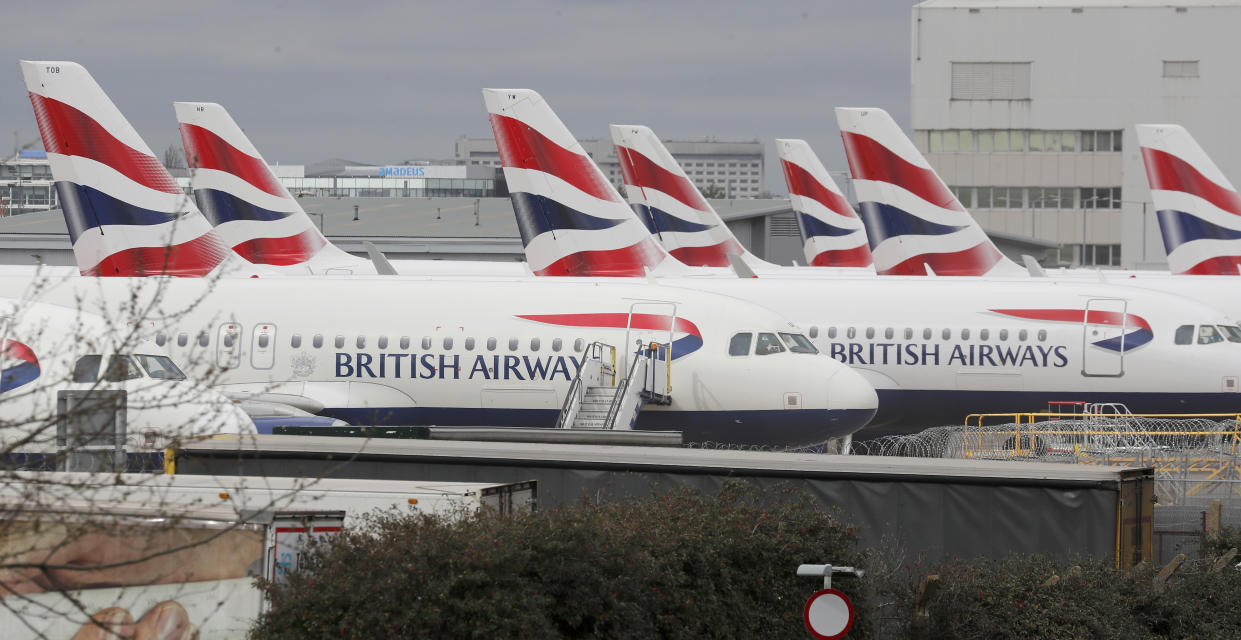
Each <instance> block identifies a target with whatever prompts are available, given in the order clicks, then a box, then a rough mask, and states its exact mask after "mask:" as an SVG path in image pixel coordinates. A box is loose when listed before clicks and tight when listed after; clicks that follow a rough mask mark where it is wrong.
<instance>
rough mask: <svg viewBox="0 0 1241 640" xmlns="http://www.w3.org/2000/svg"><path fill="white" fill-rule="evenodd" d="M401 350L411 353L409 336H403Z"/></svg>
mask: <svg viewBox="0 0 1241 640" xmlns="http://www.w3.org/2000/svg"><path fill="white" fill-rule="evenodd" d="M401 350H402V351H409V336H401Z"/></svg>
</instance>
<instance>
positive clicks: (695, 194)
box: [611, 124, 774, 267]
mask: <svg viewBox="0 0 1241 640" xmlns="http://www.w3.org/2000/svg"><path fill="white" fill-rule="evenodd" d="M611 131H612V144H614V145H616V157H617V158H618V160H619V161H620V168H621V174H622V175H623V176H624V179H625V195H626V196H628V198H629V204H630V206H632V207H633V210H634V213H635V214H637V216H638V218H639V219H640V220H641V221H642V223H643V224H645V225H646V228H647V230H648V231H650V233H651V235H653V236H655V237H656V238H657V239H658V240H659V243H660V244H661V245H663V247H664V249H666V250H667V251H668V253H670V254H672V256H673V257H674V258H676V259H677V260H680V261H681V262H683V263H685V264H687V265H690V266H695V267H727V266H729V264H730V261H729V255H735V256H739V257H741V259H742V260H743V261H744V262H745V263H747V264H748V265H750V266H774V265H770V264H769V263H767V262H764V261H763V260H760V259H759V258H758V257H757V256H755V255H753V254H751V253H750V252H749V251H746V248H745V247H743V246H741V243H740V242H738V241H737V238H736V237H735V236H733V233H732V231H730V230H729V229H728V226H727V225H725V224H724V221H723V220H722V219H720V216H719V214H717V213H716V212H715V209H714V208H712V207H711V205H710V204H709V203H708V202H707V200H706V199H705V198H703V197H702V193H700V192H699V191H698V188H697V187H695V186H694V183H693V182H690V179H689V176H688V175H686V174H685V171H684V170H682V169H681V165H680V164H678V163H677V161H676V159H675V158H673V157H672V154H671V153H669V152H668V149H667V148H666V147H664V144H663V143H662V142H660V140H659V137H658V136H656V135H655V132H654V131H652V130H651V129H650V128H648V127H643V126H640V125H616V124H614V125H611Z"/></svg>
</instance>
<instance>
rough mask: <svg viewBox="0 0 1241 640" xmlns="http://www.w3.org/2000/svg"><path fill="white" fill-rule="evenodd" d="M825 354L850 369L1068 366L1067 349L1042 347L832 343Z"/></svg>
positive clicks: (1037, 345) (1027, 345) (1033, 345)
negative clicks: (881, 367) (857, 365)
mask: <svg viewBox="0 0 1241 640" xmlns="http://www.w3.org/2000/svg"><path fill="white" fill-rule="evenodd" d="M828 354H830V355H831V356H832V357H833V358H835V359H837V360H839V361H841V362H843V363H845V364H849V365H854V364H861V365H877V364H896V365H909V366H918V365H925V366H938V365H939V364H940V363H941V362H942V363H944V364H947V365H954V364H955V365H959V366H963V367H1025V366H1030V367H1054V368H1059V367H1063V366H1065V365H1067V364H1069V358H1068V347H1066V346H1064V345H1045V346H1044V345H1041V344H1015V345H1007V344H966V345H961V344H954V345H951V348H949V345H947V344H930V343H925V342H924V343H898V342H873V343H859V342H831V343H829V344H828Z"/></svg>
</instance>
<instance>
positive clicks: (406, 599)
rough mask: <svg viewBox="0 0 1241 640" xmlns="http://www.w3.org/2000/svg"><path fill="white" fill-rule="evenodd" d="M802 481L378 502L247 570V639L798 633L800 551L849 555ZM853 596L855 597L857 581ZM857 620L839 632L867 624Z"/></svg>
mask: <svg viewBox="0 0 1241 640" xmlns="http://www.w3.org/2000/svg"><path fill="white" fill-rule="evenodd" d="M853 545H854V535H853V532H852V531H851V530H850V529H849V528H848V527H846V526H845V525H842V524H840V523H839V522H837V521H836V520H835V519H833V518H832V517H831V515H830V514H828V513H827V512H825V511H824V510H823V509H822V508H821V507H820V506H819V505H818V504H817V503H816V502H814V501H813V500H812V499H810V498H809V497H807V496H806V495H805V494H802V493H798V492H793V491H790V490H787V489H777V490H771V491H765V492H760V491H758V490H756V489H754V488H753V487H752V486H751V485H749V484H746V483H741V482H731V483H728V484H727V485H726V486H725V487H724V488H723V489H722V490H721V492H720V493H719V494H718V495H714V496H707V495H702V494H699V493H695V492H691V491H688V490H682V491H676V492H672V493H666V494H662V495H656V496H652V497H648V498H642V499H636V500H632V501H628V502H621V503H608V504H597V503H591V502H585V501H583V502H581V503H579V504H576V505H573V506H569V507H563V508H557V509H551V510H546V511H539V512H535V513H533V514H525V515H517V516H503V517H502V516H496V515H493V514H482V515H479V516H470V517H465V518H458V519H451V518H439V517H431V516H425V515H397V514H386V515H380V516H377V517H374V518H372V519H371V522H370V528H369V529H367V530H365V531H350V532H347V533H345V534H342V535H340V536H338V537H337V538H336V539H335V540H333V541H332V542H331V543H329V544H327V545H325V546H324V547H322V548H320V549H319V550H318V552H317V553H316V554H315V555H314V557H313V558H312V559H311V560H310V561H309V562H308V563H307V564H306V565H304V566H305V567H306V569H305V570H303V571H300V572H298V573H295V574H294V575H292V576H291V578H290V579H289V580H288V582H287V583H286V584H284V585H274V584H270V583H264V584H262V587H263V589H264V591H265V593H266V595H267V597H268V598H269V602H270V608H269V611H268V613H267V614H266V615H265V616H264V617H263V619H262V620H260V621H259V622H258V623H257V624H256V625H255V628H254V629H253V635H254V637H255V638H260V639H266V638H273V639H274V638H298V639H299V640H300V639H303V638H329V637H330V638H342V637H343V638H385V637H390V638H408V637H435V638H441V637H442V638H449V637H451V638H482V637H486V638H495V637H499V638H557V637H564V638H700V637H738V638H761V637H778V638H793V637H805V635H806V632H805V631H804V629H803V627H802V619H801V615H802V607H803V605H804V603H805V600H806V598H807V597H808V596H809V595H810V594H811V593H812V592H813V591H814V590H815V589H817V588H818V587H819V586H820V585H818V584H816V581H815V580H814V579H811V578H798V577H796V576H795V575H794V570H795V569H796V567H797V565H798V564H800V563H807V562H808V563H820V562H825V561H831V562H834V563H837V564H846V563H848V564H860V563H861V560H862V558H861V556H860V554H859V553H858V552H857V551H855V549H854V546H853ZM859 598H860V599H855V604H856V605H857V606H858V608H859V609H865V608H866V603H865V601H864V598H863V596H861V595H860V594H859ZM868 633H869V631H868V626H867V624H865V623H862V622H860V623H859V624H857V625H855V627H854V631H853V632H852V633H850V637H852V638H865V637H867V636H868Z"/></svg>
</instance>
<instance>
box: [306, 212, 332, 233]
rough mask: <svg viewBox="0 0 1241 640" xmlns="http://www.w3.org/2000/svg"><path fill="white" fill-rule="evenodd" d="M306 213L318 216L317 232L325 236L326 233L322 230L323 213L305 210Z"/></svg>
mask: <svg viewBox="0 0 1241 640" xmlns="http://www.w3.org/2000/svg"><path fill="white" fill-rule="evenodd" d="M306 215H308V216H319V233H320V234H322V235H325V236H326V235H327V233H324V231H323V226H324V220H325V217H324V215H323V214H322V213H316V212H314V211H307V212H306Z"/></svg>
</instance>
